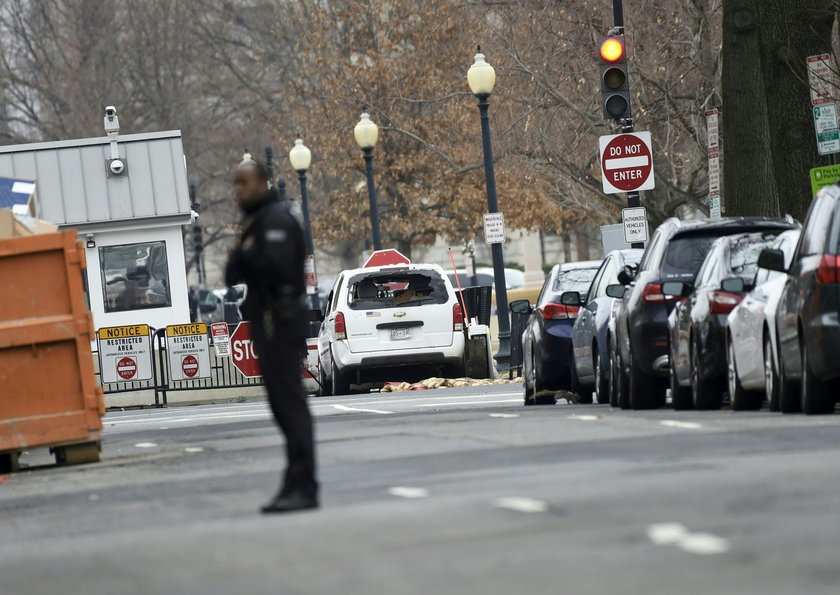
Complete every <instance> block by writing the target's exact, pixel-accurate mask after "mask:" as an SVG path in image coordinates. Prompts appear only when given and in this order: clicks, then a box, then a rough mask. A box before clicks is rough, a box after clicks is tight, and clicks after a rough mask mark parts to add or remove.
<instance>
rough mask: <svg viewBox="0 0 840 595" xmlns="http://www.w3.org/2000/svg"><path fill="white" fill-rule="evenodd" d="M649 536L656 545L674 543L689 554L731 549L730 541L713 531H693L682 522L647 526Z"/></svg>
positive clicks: (721, 551) (722, 552) (708, 553)
mask: <svg viewBox="0 0 840 595" xmlns="http://www.w3.org/2000/svg"><path fill="white" fill-rule="evenodd" d="M647 536H648V539H650V540H651V541H652V542H653V543H655V544H656V545H673V546H675V547H678V548H680V549H681V550H683V551H684V552H688V553H689V554H697V555H700V556H709V555H715V554H725V553H726V552H728V551H729V541H728V540H727V539H724V538H723V537H718V536H717V535H713V534H711V533H704V532H697V533H692V532H691V531H689V530H688V528H687V527H686V526H685V525H683V524H682V523H657V524H654V525H650V526H649V527H648V528H647Z"/></svg>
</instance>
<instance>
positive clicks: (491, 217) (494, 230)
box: [484, 213, 505, 244]
mask: <svg viewBox="0 0 840 595" xmlns="http://www.w3.org/2000/svg"><path fill="white" fill-rule="evenodd" d="M484 242H485V243H486V244H504V242H505V216H504V215H503V214H501V213H485V214H484Z"/></svg>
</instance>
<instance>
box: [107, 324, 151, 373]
mask: <svg viewBox="0 0 840 595" xmlns="http://www.w3.org/2000/svg"><path fill="white" fill-rule="evenodd" d="M96 344H97V351H98V352H99V370H100V372H101V373H102V383H103V384H105V383H109V382H129V381H132V382H133V381H135V380H151V378H152V337H151V335H150V333H149V325H148V324H132V325H127V326H111V327H103V328H101V329H99V330H98V331H96Z"/></svg>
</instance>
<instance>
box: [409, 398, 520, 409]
mask: <svg viewBox="0 0 840 595" xmlns="http://www.w3.org/2000/svg"><path fill="white" fill-rule="evenodd" d="M521 401H522V399H505V400H503V401H462V402H460V403H423V404H422V405H417V406H418V407H457V406H458V405H491V404H494V403H519V402H521Z"/></svg>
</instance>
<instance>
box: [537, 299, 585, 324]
mask: <svg viewBox="0 0 840 595" xmlns="http://www.w3.org/2000/svg"><path fill="white" fill-rule="evenodd" d="M539 310H540V314H542V317H543V318H544V319H545V320H574V319H575V318H577V315H578V312H579V311H580V306H565V305H563V304H554V303H548V304H543V305H542V306H540V307H539Z"/></svg>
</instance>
